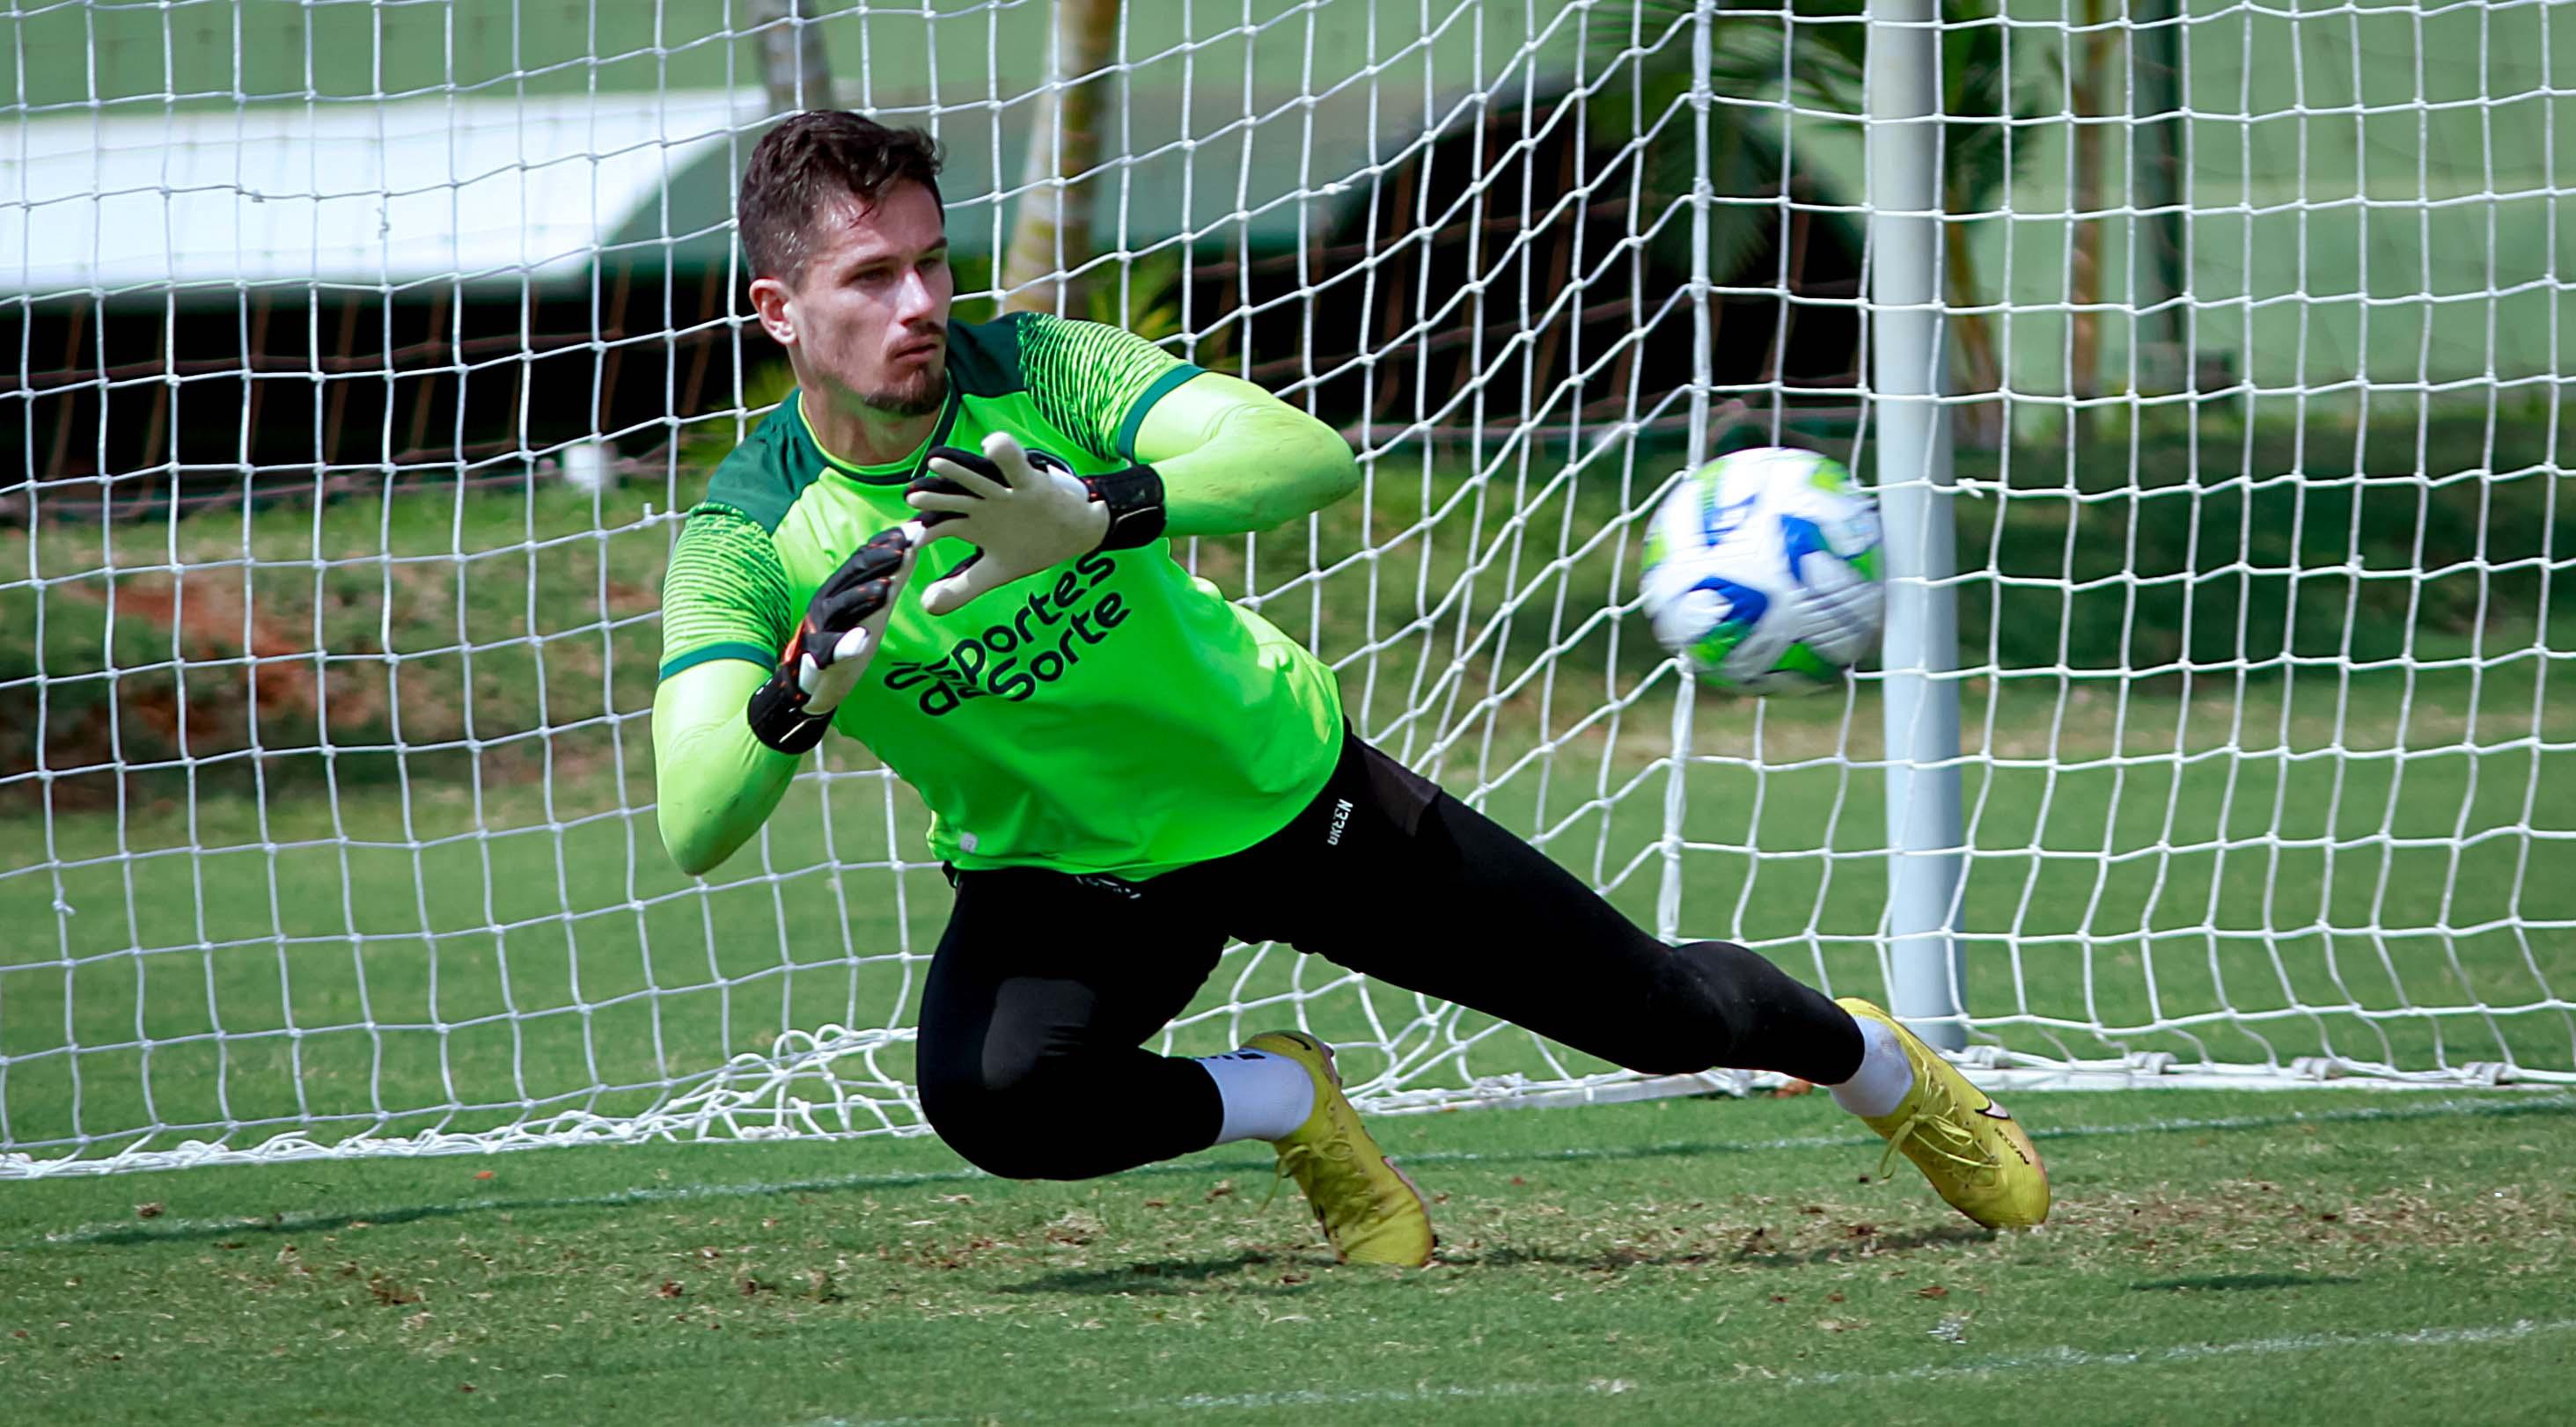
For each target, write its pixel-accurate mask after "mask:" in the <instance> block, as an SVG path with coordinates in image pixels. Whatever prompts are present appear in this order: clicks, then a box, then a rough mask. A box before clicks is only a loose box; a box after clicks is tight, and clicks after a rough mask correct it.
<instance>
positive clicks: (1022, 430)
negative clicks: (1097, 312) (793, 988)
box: [658, 313, 1342, 878]
mask: <svg viewBox="0 0 2576 1427" xmlns="http://www.w3.org/2000/svg"><path fill="white" fill-rule="evenodd" d="M948 332H949V347H948V379H949V380H948V390H949V394H948V399H947V403H946V406H945V408H944V409H943V410H942V412H941V413H940V416H939V422H938V426H937V428H936V429H935V430H934V431H933V432H932V434H931V436H930V438H929V440H928V441H926V442H924V443H923V445H922V447H921V449H920V450H918V451H916V452H914V453H913V454H912V456H911V457H909V458H907V459H906V460H903V461H900V462H896V463H893V464H890V465H886V466H876V467H860V466H854V465H850V464H848V463H846V462H843V461H841V460H839V459H838V458H836V457H834V456H832V455H831V454H830V453H828V452H826V451H824V450H823V449H822V448H821V446H820V445H819V444H818V443H817V442H816V441H815V439H814V435H813V432H812V430H811V428H810V427H809V426H808V424H807V423H806V421H805V418H804V415H803V413H802V411H801V410H800V408H799V405H798V401H797V398H796V397H794V396H790V397H789V398H788V399H787V400H786V401H785V402H783V403H781V404H780V405H779V407H778V409H777V410H776V411H774V412H772V413H771V414H770V415H769V416H768V417H767V418H765V419H764V420H762V421H761V423H760V424H759V426H758V427H756V428H755V429H754V430H753V431H752V433H751V435H750V437H749V439H747V440H746V441H744V442H743V444H742V445H741V446H740V447H738V448H736V449H735V451H734V452H733V454H732V455H731V456H729V457H727V458H726V459H725V461H724V462H723V463H722V464H721V465H720V466H718V467H717V469H716V472H715V474H714V476H713V478H712V479H711V480H710V481H709V483H708V486H707V495H706V499H705V500H704V501H703V502H702V503H701V504H699V505H698V506H697V508H696V509H694V510H693V511H691V512H690V515H689V521H688V524H687V527H686V528H685V529H684V530H683V531H682V533H681V536H680V539H679V542H678V544H677V546H676V547H675V548H674V549H673V551H672V556H671V566H670V571H669V574H668V576H667V578H666V580H665V583H664V586H663V599H662V617H663V659H662V677H663V678H665V679H668V678H670V677H671V676H672V675H674V674H676V673H679V672H680V671H681V670H684V669H687V668H690V667H692V666H695V665H698V664H702V663H705V662H707V661H709V660H716V659H742V660H748V661H751V662H753V663H757V664H760V665H762V666H764V667H767V666H771V665H774V664H775V663H776V662H777V660H778V658H779V655H780V652H781V651H782V650H783V649H784V648H785V647H786V645H787V641H788V638H789V636H791V635H792V634H793V633H794V632H795V628H796V624H797V621H798V620H799V618H801V617H802V614H803V612H804V609H805V604H806V602H807V600H808V599H810V598H811V597H812V596H813V593H814V591H815V590H816V589H817V588H819V587H820V586H821V584H822V583H823V581H824V579H825V578H826V577H828V576H829V575H830V574H831V573H832V572H833V571H834V570H836V569H838V568H839V567H840V564H841V562H842V561H843V560H844V559H846V558H847V557H848V556H849V554H850V552H851V551H853V550H856V549H857V548H858V547H859V546H860V545H861V544H863V543H864V542H865V541H866V540H867V539H868V538H869V537H870V536H873V535H875V534H877V533H878V532H879V531H882V530H884V529H885V528H886V527H888V526H891V525H895V524H898V523H900V522H902V521H904V520H908V519H912V518H914V516H915V515H916V512H914V511H913V510H912V509H911V508H910V507H909V506H907V505H905V504H904V500H903V495H904V489H905V487H906V485H907V484H908V483H909V482H910V481H911V480H912V479H913V477H914V476H915V475H917V474H919V472H920V469H921V466H922V463H923V462H924V461H925V460H926V459H927V456H928V452H929V449H930V447H932V446H940V445H947V446H960V447H965V448H967V449H970V450H971V449H975V448H976V447H978V446H979V445H980V444H981V442H982V441H983V438H984V436H985V435H986V434H987V433H989V432H994V431H1007V432H1010V433H1011V434H1012V435H1013V436H1014V437H1016V438H1018V440H1019V442H1020V444H1021V445H1023V446H1024V447H1026V448H1027V449H1028V451H1029V453H1030V459H1031V460H1032V462H1033V463H1035V464H1038V465H1040V466H1044V465H1046V464H1049V463H1050V462H1053V463H1055V464H1058V465H1061V466H1063V467H1065V468H1067V469H1070V470H1072V471H1074V472H1075V473H1077V474H1083V475H1090V474H1096V473H1102V472H1107V471H1114V470H1119V469H1122V468H1124V467H1125V466H1126V465H1127V464H1128V463H1129V462H1131V461H1132V460H1134V450H1135V439H1136V431H1137V428H1138V427H1139V426H1140V425H1141V424H1142V423H1143V421H1144V418H1145V413H1146V412H1147V410H1148V409H1149V408H1151V407H1152V406H1153V404H1154V403H1155V402H1156V401H1158V400H1159V399H1161V397H1162V396H1163V395H1164V394H1165V393H1167V392H1169V391H1171V390H1172V389H1173V388H1175V387H1177V386H1179V385H1180V384H1181V383H1183V382H1185V381H1188V380H1189V379H1190V378H1192V377H1194V376H1197V375H1198V374H1199V369H1198V368H1196V367H1193V366H1189V365H1187V364H1184V363H1182V362H1180V361H1178V360H1176V359H1174V358H1173V357H1171V356H1170V355H1169V354H1167V353H1165V352H1163V351H1162V350H1160V349H1159V348H1156V347H1154V346H1152V345H1151V344H1149V343H1147V342H1144V341H1142V340H1139V339H1138V338H1136V337H1133V336H1131V335H1129V334H1127V333H1125V332H1122V331H1119V330H1118V329H1116V328H1113V327H1106V326H1102V325H1099V324H1096V323H1090V322H1074V321H1066V320H1063V319H1060V318H1056V317H1052V316H1044V315H1038V314H1028V313H1020V314H1013V315H1011V316H1008V317H1005V318H1003V319H1001V320H999V321H996V322H989V323H979V324H969V323H952V324H950V326H949V329H948ZM972 553H973V552H972V548H971V547H969V546H968V545H967V544H966V543H965V542H963V541H958V540H943V541H938V542H935V543H932V544H930V545H928V546H926V547H924V549H923V550H922V552H921V555H920V557H919V559H918V561H917V562H916V565H915V568H914V572H913V577H912V582H911V585H910V588H909V589H908V590H907V591H906V592H905V594H904V595H903V597H902V598H901V600H900V601H899V602H898V604H897V606H896V609H895V613H894V615H893V617H892V618H891V619H890V620H889V621H888V623H887V625H886V629H885V639H884V643H883V645H882V646H881V647H880V648H879V650H878V652H877V654H876V656H875V658H874V659H873V661H872V662H871V663H870V664H869V666H868V671H867V674H866V675H865V677H864V678H863V679H862V680H861V681H860V683H859V685H858V686H857V687H856V688H855V689H854V690H852V692H851V693H850V695H849V697H848V698H847V699H846V700H844V701H843V703H842V704H841V706H840V708H839V709H838V710H837V711H836V713H835V714H834V717H833V720H832V722H833V727H834V728H835V729H837V730H838V731H840V732H841V733H844V734H847V735H849V736H851V737H854V738H857V739H859V740H861V741H862V742H864V743H866V744H867V745H868V747H869V748H870V749H872V750H873V751H874V752H875V753H876V755H877V756H878V757H879V758H880V759H882V760H883V761H884V762H885V764H886V766H887V767H889V768H891V769H893V770H894V772H895V773H896V774H898V775H899V776H901V777H902V778H903V779H904V780H905V781H906V782H908V783H910V784H911V785H912V786H913V787H914V788H915V789H917V790H918V791H919V792H920V794H921V796H922V798H923V800H924V801H925V802H927V803H928V804H929V805H930V810H931V826H930V842H931V847H932V849H933V851H935V852H936V853H937V854H938V855H939V856H940V857H942V858H944V859H947V860H949V861H952V862H954V863H956V864H957V865H958V866H960V867H967V868H981V867H1003V866H1040V867H1050V868H1055V869H1058V870H1061V871H1068V872H1078V873H1112V874H1116V875H1119V876H1125V877H1131V878H1141V877H1150V876H1152V875H1154V874H1156V873H1158V872H1163V871H1168V870H1170V869H1172V868H1174V867H1179V866H1183V865H1186V864H1189V863H1192V862H1200V861H1205V860H1208V859H1211V858H1216V857H1222V856H1225V855H1227V854H1229V853H1233V852H1239V851H1241V850H1243V849H1244V848H1247V847H1250V846H1251V845H1253V844H1254V843H1256V842H1258V841H1260V840H1261V839H1262V838H1264V837H1267V836H1268V835H1270V834H1271V833H1273V832H1275V831H1277V830H1278V829H1279V828H1281V827H1283V826H1285V825H1286V824H1287V822H1288V821H1289V819H1290V818H1291V817H1293V816H1294V815H1295V814H1296V812H1297V811H1298V810H1299V809H1300V808H1302V807H1304V806H1305V805H1306V803H1307V802H1308V801H1310V800H1311V799H1312V798H1313V797H1314V795H1315V794H1316V792H1317V791H1318V790H1320V789H1321V788H1322V787H1323V784H1324V781H1325V779H1326V777H1327V776H1328V775H1329V774H1330V773H1331V772H1332V768H1333V764H1334V761H1335V759H1336V757H1337V756H1338V754H1339V749H1340V740H1341V731H1342V712H1341V703H1340V697H1339V695H1338V693H1337V692H1336V690H1335V687H1334V681H1333V676H1332V673H1331V671H1330V670H1328V669H1326V668H1325V667H1324V665H1323V664H1322V663H1321V662H1320V661H1318V660H1317V659H1316V658H1315V657H1314V656H1313V655H1311V654H1309V653H1307V652H1306V651H1305V650H1304V649H1303V648H1301V647H1299V646H1298V645H1297V644H1296V643H1295V642H1294V641H1292V640H1290V639H1289V638H1288V637H1287V636H1286V635H1284V634H1282V633H1280V632H1279V631H1278V630H1277V629H1276V628H1274V627H1272V626H1271V624H1270V623H1269V622H1268V621H1266V620H1264V619H1262V618H1261V617H1260V616H1259V615H1257V614H1255V613H1253V612H1252V611H1250V610H1248V609H1245V608H1243V607H1241V606H1239V605H1236V604H1233V603H1231V602H1229V601H1227V600H1226V599H1225V598H1224V597H1223V596H1221V595H1220V594H1219V593H1218V592H1217V590H1216V587H1215V586H1213V585H1211V584H1209V583H1207V582H1206V581H1204V580H1200V579H1197V578H1195V577H1193V576H1192V575H1191V574H1190V573H1189V572H1188V571H1187V570H1185V569H1183V568H1182V567H1181V566H1180V565H1179V564H1178V563H1176V562H1175V561H1174V560H1173V559H1172V553H1171V543H1170V541H1168V540H1157V541H1155V542H1154V543H1152V544H1151V545H1147V546H1144V547H1142V548H1139V549H1134V550H1118V551H1106V552H1099V553H1094V554H1090V555H1085V556H1082V557H1081V558H1079V559H1076V560H1071V561H1067V562H1066V563H1064V564H1062V565H1059V566H1057V567H1055V568H1054V569H1051V570H1046V571H1043V572H1040V573H1038V574H1035V575H1031V576H1029V577H1027V578H1025V579H1022V580H1019V581H1017V582H1015V583H1013V584H1010V585H1006V586H1003V587H1002V588H1001V589H998V590H996V591H994V592H992V593H990V594H988V595H986V596H984V597H983V598H981V599H978V600H976V601H975V602H974V603H972V604H969V605H967V606H965V607H964V608H962V609H959V610H955V611H952V612H951V613H949V614H947V615H945V616H940V617H934V616H932V615H931V614H929V613H928V612H927V611H925V610H923V609H922V607H921V602H920V597H919V592H920V591H921V590H922V589H923V588H925V587H926V586H927V585H929V584H930V583H931V582H932V581H934V580H936V579H938V578H939V577H941V576H943V575H945V574H947V573H948V572H949V571H950V570H953V569H954V568H956V566H957V565H959V564H960V563H962V562H963V561H964V560H965V559H966V558H967V557H968V556H969V555H970V554H972ZM734 716H735V717H739V716H740V715H739V713H738V712H737V713H735V714H734ZM689 775H690V770H688V769H685V768H664V769H661V770H660V772H659V775H658V776H660V777H661V778H662V779H663V780H664V781H665V784H666V796H667V785H668V783H669V781H670V780H672V779H673V778H675V777H676V778H686V777H688V776H689Z"/></svg>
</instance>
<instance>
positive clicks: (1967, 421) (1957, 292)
mask: <svg viewBox="0 0 2576 1427" xmlns="http://www.w3.org/2000/svg"><path fill="white" fill-rule="evenodd" d="M1946 237H1947V241H1946V243H1945V244H1944V245H1943V253H1942V256H1943V258H1944V260H1945V266H1946V267H1947V268H1948V269H1949V286H1950V304H1949V305H1950V313H1949V321H1950V326H1951V328H1952V330H1954V331H1956V332H1957V333H1958V334H1959V359H1960V361H1961V362H1963V363H1964V364H1966V366H1967V371H1966V372H1965V373H1963V374H1962V375H1963V376H1964V380H1963V381H1962V382H1961V383H1960V387H1959V390H1960V391H1961V392H1962V393H1963V394H1964V393H1969V392H1974V393H1977V394H1980V395H1982V394H1984V393H1987V392H1994V391H2001V390H2002V389H2003V384H2004V383H2003V372H2002V371H2001V369H2000V368H1999V366H1998V364H1997V362H1996V359H1995V334H1994V324H1992V323H1990V322H1988V321H1987V320H1986V314H1984V313H1982V312H1962V311H1960V310H1959V309H1960V308H1963V307H1973V306H1976V305H1978V304H1980V303H1981V302H1982V301H1983V300H1984V299H1983V297H1982V295H1981V294H1980V293H1979V292H1978V288H1977V258H1976V254H1974V253H1972V252H1970V251H1968V235H1967V233H1966V231H1965V230H1963V229H1960V228H1957V227H1953V228H1951V230H1950V231H1949V233H1948V234H1947V235H1946ZM1959 415H1960V416H1961V418H1962V424H1964V425H1965V426H1966V427H1967V428H1968V429H1967V433H1966V434H1967V435H1968V436H1969V437H1970V438H1971V439H1972V440H1973V441H1975V442H1976V443H1977V444H1979V445H1988V444H1992V443H1993V442H1994V441H1995V440H1997V439H1998V438H1999V437H2001V436H2002V434H2003V430H2004V410H2003V405H2002V398H2000V397H1998V398H1996V399H1995V400H1994V401H1992V402H1982V401H1981V402H1972V403H1969V404H1967V405H1964V406H1961V407H1960V408H1959Z"/></svg>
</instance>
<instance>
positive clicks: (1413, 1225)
mask: <svg viewBox="0 0 2576 1427" xmlns="http://www.w3.org/2000/svg"><path fill="white" fill-rule="evenodd" d="M1244 1046H1245V1048H1246V1049H1249V1050H1258V1051H1267V1052H1269V1053H1270V1054H1272V1055H1278V1056H1285V1057H1287V1058H1288V1059H1290V1060H1293V1061H1296V1062H1297V1063H1298V1064H1300V1065H1303V1066H1304V1067H1306V1073H1307V1074H1309V1075H1311V1076H1313V1077H1314V1078H1315V1109H1314V1112H1313V1113H1312V1114H1309V1115H1308V1116H1307V1117H1306V1123H1304V1124H1302V1125H1300V1126H1298V1127H1297V1129H1296V1131H1295V1133H1293V1134H1290V1135H1288V1136H1286V1137H1285V1138H1283V1139H1276V1140H1272V1141H1271V1142H1270V1144H1271V1147H1272V1148H1273V1149H1276V1150H1277V1151H1278V1152H1279V1173H1280V1174H1281V1175H1283V1176H1286V1177H1288V1178H1292V1179H1294V1180H1296V1181H1297V1187H1298V1189H1300V1190H1302V1191H1304V1193H1305V1195H1306V1203H1307V1204H1308V1205H1310V1206H1312V1207H1313V1209H1314V1211H1315V1222H1316V1223H1319V1224H1321V1225H1323V1226H1324V1237H1325V1238H1327V1239H1330V1240H1331V1241H1332V1244H1333V1252H1335V1253H1337V1254H1339V1255H1341V1257H1342V1259H1343V1261H1344V1262H1347V1263H1384V1264H1397V1265H1400V1266H1402V1267H1405V1268H1420V1267H1422V1266H1423V1265H1424V1264H1426V1263H1429V1262H1430V1261H1431V1246H1432V1244H1433V1243H1434V1242H1436V1241H1435V1240H1434V1239H1433V1238H1432V1236H1431V1211H1430V1208H1429V1206H1427V1205H1426V1204H1424V1203H1423V1199H1422V1191H1421V1190H1419V1189H1416V1188H1414V1187H1413V1181H1412V1180H1410V1179H1407V1178H1405V1176H1404V1171H1402V1170H1400V1169H1397V1168H1396V1167H1395V1166H1394V1165H1392V1164H1389V1163H1388V1162H1387V1158H1386V1155H1385V1153H1384V1152H1383V1151H1381V1150H1380V1149H1378V1147H1377V1141H1375V1140H1373V1139H1370V1138H1369V1132H1368V1131H1367V1129H1365V1128H1363V1127H1362V1126H1361V1124H1360V1117H1359V1112H1357V1111H1355V1110H1353V1109H1352V1108H1351V1102H1350V1101H1349V1100H1348V1099H1346V1098H1344V1097H1343V1095H1342V1077H1341V1075H1340V1074H1339V1073H1338V1072H1337V1071H1335V1070H1334V1069H1333V1048H1332V1047H1331V1046H1328V1045H1326V1044H1324V1043H1323V1042H1322V1041H1319V1040H1317V1039H1315V1038H1314V1037H1312V1036H1309V1035H1306V1034H1305V1033H1303V1032H1300V1031H1264V1032H1262V1033H1261V1034H1260V1035H1257V1036H1254V1037H1253V1038H1252V1039H1250V1040H1248V1041H1245V1042H1244Z"/></svg>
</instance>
